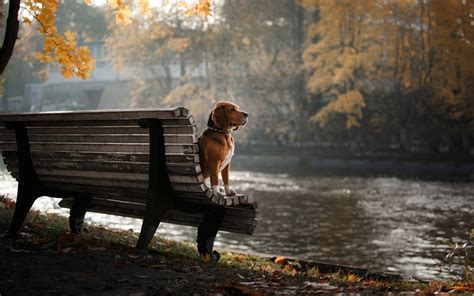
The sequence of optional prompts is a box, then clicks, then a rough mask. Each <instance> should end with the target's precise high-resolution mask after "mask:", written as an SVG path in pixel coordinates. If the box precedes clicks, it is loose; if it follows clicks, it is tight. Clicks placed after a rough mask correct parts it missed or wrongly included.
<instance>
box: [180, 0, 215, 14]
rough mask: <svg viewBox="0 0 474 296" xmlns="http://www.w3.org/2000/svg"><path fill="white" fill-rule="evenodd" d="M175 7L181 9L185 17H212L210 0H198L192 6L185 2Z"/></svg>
mask: <svg viewBox="0 0 474 296" xmlns="http://www.w3.org/2000/svg"><path fill="white" fill-rule="evenodd" d="M176 7H183V8H184V11H183V13H184V14H185V15H186V16H201V17H208V16H211V15H212V6H211V0H198V2H197V3H196V4H194V5H192V4H189V3H186V2H178V3H176Z"/></svg>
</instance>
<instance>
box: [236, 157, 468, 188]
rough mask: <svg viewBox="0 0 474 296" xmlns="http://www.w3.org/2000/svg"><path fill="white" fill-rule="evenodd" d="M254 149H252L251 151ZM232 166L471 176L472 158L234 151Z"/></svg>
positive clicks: (451, 177) (308, 172)
mask: <svg viewBox="0 0 474 296" xmlns="http://www.w3.org/2000/svg"><path fill="white" fill-rule="evenodd" d="M254 152H255V151H254ZM232 167H233V168H234V169H236V170H252V171H254V170H258V171H261V172H266V173H285V174H292V175H298V176H301V175H313V176H365V177H373V176H389V177H399V178H413V179H423V180H448V181H449V180H457V181H468V182H469V181H472V180H474V173H473V172H474V161H473V160H465V159H452V158H446V159H442V158H435V159H431V160H430V159H427V158H420V159H416V158H413V157H400V158H390V157H387V158H384V157H367V156H359V157H357V156H351V155H347V156H343V155H326V156H318V155H309V154H304V153H302V154H281V155H278V154H271V153H262V154H253V153H252V154H243V153H236V155H235V156H234V157H233V161H232Z"/></svg>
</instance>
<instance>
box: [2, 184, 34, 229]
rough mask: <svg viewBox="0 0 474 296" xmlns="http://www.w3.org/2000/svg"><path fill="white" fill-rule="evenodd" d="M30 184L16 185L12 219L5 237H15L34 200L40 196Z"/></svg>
mask: <svg viewBox="0 0 474 296" xmlns="http://www.w3.org/2000/svg"><path fill="white" fill-rule="evenodd" d="M31 187H32V186H31V184H28V185H24V183H23V182H20V184H18V193H17V199H16V205H15V211H14V212H13V218H12V221H11V223H10V226H9V227H8V230H7V233H6V234H5V237H7V238H13V237H15V236H16V235H17V233H18V230H19V229H20V227H21V225H23V222H24V221H25V218H26V215H28V212H29V211H30V209H31V207H32V206H33V203H34V202H35V200H36V199H37V198H38V197H39V196H40V195H39V194H37V193H36V192H35V191H34V190H33V189H32V188H31Z"/></svg>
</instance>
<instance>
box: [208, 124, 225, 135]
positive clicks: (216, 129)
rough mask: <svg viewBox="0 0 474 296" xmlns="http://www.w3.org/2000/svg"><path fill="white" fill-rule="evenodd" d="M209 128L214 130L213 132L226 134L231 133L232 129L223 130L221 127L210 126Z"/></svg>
mask: <svg viewBox="0 0 474 296" xmlns="http://www.w3.org/2000/svg"><path fill="white" fill-rule="evenodd" d="M207 129H208V130H211V131H213V132H218V133H221V134H226V135H228V134H230V131H226V130H222V129H220V128H214V127H210V126H208V127H207Z"/></svg>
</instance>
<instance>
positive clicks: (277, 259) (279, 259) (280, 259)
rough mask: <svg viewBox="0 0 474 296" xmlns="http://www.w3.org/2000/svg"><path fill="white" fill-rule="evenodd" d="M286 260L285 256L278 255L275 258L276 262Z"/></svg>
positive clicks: (280, 262) (279, 262)
mask: <svg viewBox="0 0 474 296" xmlns="http://www.w3.org/2000/svg"><path fill="white" fill-rule="evenodd" d="M285 261H286V258H285V257H284V256H278V257H276V258H275V264H283V263H284V262H285Z"/></svg>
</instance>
